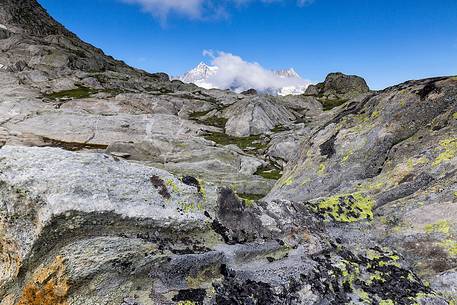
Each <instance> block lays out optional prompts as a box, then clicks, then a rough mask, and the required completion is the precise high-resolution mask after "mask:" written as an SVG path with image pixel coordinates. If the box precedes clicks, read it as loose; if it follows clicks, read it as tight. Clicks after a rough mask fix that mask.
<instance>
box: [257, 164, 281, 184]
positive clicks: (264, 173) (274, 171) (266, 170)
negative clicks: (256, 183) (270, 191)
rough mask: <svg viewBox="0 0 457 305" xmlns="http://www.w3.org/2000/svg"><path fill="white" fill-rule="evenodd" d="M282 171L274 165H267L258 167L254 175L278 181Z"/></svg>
mask: <svg viewBox="0 0 457 305" xmlns="http://www.w3.org/2000/svg"><path fill="white" fill-rule="evenodd" d="M281 172H282V170H281V168H280V167H279V166H277V165H276V164H271V163H269V164H268V165H265V166H262V167H259V168H258V169H257V171H256V172H255V175H257V176H261V177H263V178H265V179H271V180H279V179H281V177H282V173H281Z"/></svg>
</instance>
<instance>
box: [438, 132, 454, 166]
mask: <svg viewBox="0 0 457 305" xmlns="http://www.w3.org/2000/svg"><path fill="white" fill-rule="evenodd" d="M440 146H441V148H442V149H444V151H443V152H441V153H440V154H439V155H438V157H437V158H436V159H435V161H434V162H433V166H438V165H440V164H441V163H443V162H445V161H449V160H451V159H453V158H455V156H456V154H457V138H452V139H446V140H442V141H440Z"/></svg>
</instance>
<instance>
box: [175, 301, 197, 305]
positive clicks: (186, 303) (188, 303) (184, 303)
mask: <svg viewBox="0 0 457 305" xmlns="http://www.w3.org/2000/svg"><path fill="white" fill-rule="evenodd" d="M178 305H196V304H195V302H193V301H180V302H179V303H178Z"/></svg>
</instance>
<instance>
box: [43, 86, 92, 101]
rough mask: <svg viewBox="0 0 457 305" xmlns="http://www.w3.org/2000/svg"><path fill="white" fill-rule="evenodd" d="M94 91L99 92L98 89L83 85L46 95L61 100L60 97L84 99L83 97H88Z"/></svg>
mask: <svg viewBox="0 0 457 305" xmlns="http://www.w3.org/2000/svg"><path fill="white" fill-rule="evenodd" d="M94 93H97V90H94V89H91V88H87V87H84V86H81V87H78V88H77V89H72V90H64V91H59V92H54V93H51V94H47V95H46V97H47V98H50V99H52V100H59V99H63V98H69V99H82V98H88V97H90V96H91V95H92V94H94Z"/></svg>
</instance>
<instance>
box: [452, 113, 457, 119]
mask: <svg viewBox="0 0 457 305" xmlns="http://www.w3.org/2000/svg"><path fill="white" fill-rule="evenodd" d="M452 117H453V118H454V120H457V112H454V114H453V115H452Z"/></svg>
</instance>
